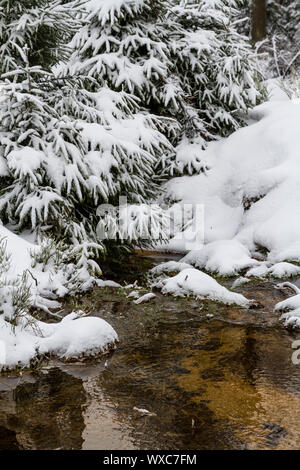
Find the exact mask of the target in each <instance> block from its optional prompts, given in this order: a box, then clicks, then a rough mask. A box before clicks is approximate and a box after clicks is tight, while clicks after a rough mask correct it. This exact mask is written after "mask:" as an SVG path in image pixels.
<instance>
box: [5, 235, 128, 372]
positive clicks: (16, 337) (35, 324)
mask: <svg viewBox="0 0 300 470" xmlns="http://www.w3.org/2000/svg"><path fill="white" fill-rule="evenodd" d="M0 240H1V242H0V279H1V285H0V300H1V307H0V370H1V368H8V369H9V368H13V367H16V366H20V367H24V366H28V365H29V364H30V362H31V361H32V360H34V359H35V358H36V357H37V356H39V355H43V354H53V355H57V356H60V357H63V358H70V357H74V356H78V355H81V354H95V353H98V352H103V351H105V350H107V349H109V348H110V347H112V346H113V345H114V344H115V342H116V341H117V339H118V337H117V334H116V332H115V331H114V330H113V328H112V327H111V326H110V325H109V324H108V323H106V322H105V321H104V320H101V319H100V318H92V317H89V318H78V314H75V313H73V314H71V315H68V316H67V317H66V318H64V319H63V320H62V321H60V322H58V323H51V324H47V323H43V322H40V321H37V320H35V319H34V318H33V317H32V316H31V315H30V313H29V308H30V307H38V308H41V309H43V310H44V311H46V312H48V313H49V314H51V315H54V316H55V317H57V318H59V317H58V316H57V315H55V314H53V313H51V311H50V310H49V309H53V308H55V309H57V308H59V307H60V303H59V302H58V301H57V300H55V299H56V298H58V297H61V296H64V295H66V294H70V293H74V292H76V291H83V292H84V291H86V290H87V289H88V288H89V287H91V286H92V285H93V284H98V285H100V286H113V287H120V285H119V284H117V283H114V282H112V281H102V280H97V279H95V278H94V277H93V276H92V275H91V274H90V273H89V271H88V269H87V267H86V266H75V265H74V264H72V263H71V262H68V259H67V258H66V259H64V256H65V252H57V251H55V250H56V248H55V246H54V247H53V246H52V245H46V246H43V245H36V244H33V243H31V242H29V241H28V240H25V239H23V238H21V237H20V236H18V235H16V234H14V233H13V232H11V231H10V230H8V229H7V228H5V227H3V226H0ZM47 257H48V258H47Z"/></svg>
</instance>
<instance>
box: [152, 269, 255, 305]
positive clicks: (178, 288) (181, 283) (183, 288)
mask: <svg viewBox="0 0 300 470" xmlns="http://www.w3.org/2000/svg"><path fill="white" fill-rule="evenodd" d="M157 287H159V288H161V291H162V293H163V294H171V295H174V296H175V297H176V296H180V297H184V296H188V295H194V296H196V297H198V298H200V299H206V298H207V299H211V300H216V301H218V302H222V303H224V304H236V305H240V306H242V307H247V306H249V304H250V301H249V300H248V299H246V297H244V296H243V295H241V294H237V293H235V292H231V291H229V290H228V289H226V287H223V286H221V284H219V283H218V282H217V281H216V280H215V279H213V278H212V277H211V276H209V275H208V274H205V273H203V272H202V271H199V270H198V269H194V268H188V269H184V270H182V271H181V272H180V273H179V274H177V275H176V276H173V277H169V278H167V279H163V280H160V281H158V283H157Z"/></svg>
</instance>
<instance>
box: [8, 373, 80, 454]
mask: <svg viewBox="0 0 300 470" xmlns="http://www.w3.org/2000/svg"><path fill="white" fill-rule="evenodd" d="M13 398H14V404H13V406H9V404H7V407H6V406H4V404H2V406H1V395H0V408H1V414H2V416H1V421H2V420H3V418H4V416H3V412H4V413H5V410H6V409H7V410H8V414H7V416H5V424H6V426H5V427H6V428H7V429H8V430H9V431H8V432H7V433H6V435H8V433H9V432H10V433H11V432H15V433H16V439H17V441H18V444H19V447H20V448H24V449H59V448H61V449H81V447H82V432H83V429H84V420H83V416H82V412H83V409H82V408H83V405H84V404H85V401H86V398H85V393H84V389H83V386H82V381H81V380H80V379H77V378H75V377H73V376H71V375H68V374H66V373H64V372H62V371H61V370H60V369H57V368H55V369H52V370H49V371H48V373H47V374H43V375H41V376H40V377H39V378H37V380H36V382H34V383H21V384H19V385H18V386H17V387H16V389H15V390H14V393H13ZM0 424H1V423H0Z"/></svg>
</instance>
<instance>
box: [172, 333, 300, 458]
mask: <svg viewBox="0 0 300 470" xmlns="http://www.w3.org/2000/svg"><path fill="white" fill-rule="evenodd" d="M211 335H212V331H210V340H211ZM213 335H214V337H215V339H218V340H219V347H218V348H217V349H216V350H210V349H209V348H207V349H206V350H205V349H200V350H196V351H194V353H193V354H192V355H189V357H186V358H184V359H182V362H181V364H182V367H184V368H185V369H187V370H189V374H186V375H183V376H179V377H178V384H179V386H180V387H181V388H182V389H184V390H186V391H188V392H192V400H193V401H194V402H196V403H197V404H200V403H204V402H205V403H206V405H207V407H208V408H209V409H210V410H211V411H212V413H213V414H214V416H215V418H216V419H218V420H220V422H222V421H223V422H225V421H226V422H227V423H230V424H231V425H232V426H233V429H234V433H235V434H236V437H237V438H238V439H239V440H241V441H242V442H244V444H247V445H248V446H249V447H250V448H253V449H255V448H257V449H264V448H270V447H272V445H274V446H275V448H276V449H295V448H299V447H300V432H299V422H300V396H299V395H297V394H295V393H292V392H290V391H288V390H287V387H286V386H284V385H288V384H284V383H283V384H282V385H283V386H280V384H279V385H278V384H275V383H274V381H273V380H272V374H270V376H269V377H268V376H265V374H264V370H265V366H266V364H268V367H269V369H270V365H271V363H272V350H273V349H274V350H276V351H277V356H274V363H273V364H272V365H271V368H272V367H273V369H274V370H273V374H274V377H276V367H277V366H279V367H282V365H283V363H284V362H287V363H289V361H290V357H289V356H288V354H289V349H288V348H286V347H284V348H282V355H281V356H280V354H278V349H279V350H280V346H281V345H280V344H277V343H276V342H275V340H273V341H270V342H269V343H268V346H267V347H268V350H266V348H265V342H266V341H267V342H268V334H267V333H266V332H261V333H259V332H258V331H256V332H255V337H254V335H252V338H251V332H250V334H249V331H248V330H247V328H224V329H222V330H221V331H215V332H214V333H213ZM248 335H249V337H248ZM254 338H255V339H254ZM251 339H252V340H253V341H252V342H251ZM249 344H250V348H251V347H252V348H253V350H252V351H247V347H248V348H249ZM285 346H286V345H285ZM241 352H242V353H243V354H244V357H243V360H242V362H243V361H244V365H245V370H244V371H243V370H241V369H240V368H239V367H238V366H237V370H236V371H235V370H234V366H233V367H232V366H231V367H227V365H226V361H225V362H224V361H223V362H224V365H223V366H222V361H221V364H220V358H222V357H223V358H226V357H228V358H230V357H235V356H238V357H241ZM247 353H249V354H250V353H251V355H252V357H253V356H255V358H256V359H255V361H254V363H252V364H250V365H249V364H247ZM248 359H250V357H249V358H248ZM205 371H218V372H219V377H218V380H215V377H214V375H212V376H211V377H208V378H206V377H205ZM220 372H221V373H220ZM203 377H204V378H203ZM197 391H200V392H199V395H197ZM270 423H271V425H274V424H275V425H276V426H278V427H281V428H283V433H282V435H281V436H280V435H279V434H278V440H276V432H275V433H274V434H273V437H274V435H275V440H274V439H273V442H272V441H271V440H269V441H268V434H269V433H270V429H267V428H266V425H268V424H270Z"/></svg>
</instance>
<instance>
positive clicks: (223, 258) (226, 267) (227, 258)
mask: <svg viewBox="0 0 300 470" xmlns="http://www.w3.org/2000/svg"><path fill="white" fill-rule="evenodd" d="M181 262H182V263H188V264H192V265H194V266H196V267H197V268H202V269H205V270H206V271H210V272H213V273H217V274H219V275H221V276H232V275H235V274H238V273H239V272H240V271H241V269H245V268H249V267H250V266H256V265H258V264H259V262H258V261H256V260H254V259H252V258H251V256H250V252H249V250H248V249H247V248H246V247H245V246H243V245H242V244H241V243H240V242H238V241H237V240H220V241H216V242H211V243H208V244H207V245H205V246H204V247H203V248H202V250H193V251H190V252H189V253H188V254H187V255H186V256H184V258H182V260H181Z"/></svg>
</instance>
